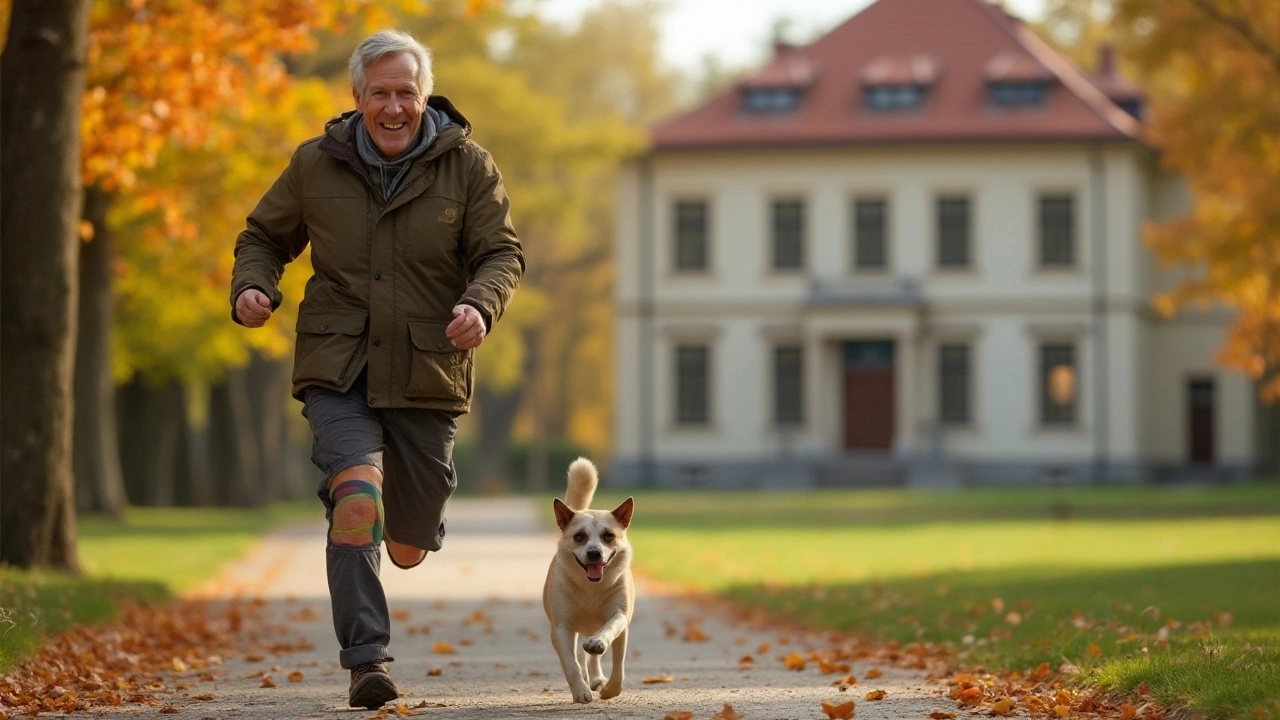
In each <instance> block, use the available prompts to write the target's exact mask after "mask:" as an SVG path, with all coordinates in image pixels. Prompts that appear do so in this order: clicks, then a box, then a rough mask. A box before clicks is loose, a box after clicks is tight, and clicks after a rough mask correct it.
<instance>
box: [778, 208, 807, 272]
mask: <svg viewBox="0 0 1280 720" xmlns="http://www.w3.org/2000/svg"><path fill="white" fill-rule="evenodd" d="M802 267H804V202H802V201H800V200H775V201H774V203H773V268H774V269H775V270H799V269H800V268H802Z"/></svg>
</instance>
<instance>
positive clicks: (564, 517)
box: [551, 498, 574, 530]
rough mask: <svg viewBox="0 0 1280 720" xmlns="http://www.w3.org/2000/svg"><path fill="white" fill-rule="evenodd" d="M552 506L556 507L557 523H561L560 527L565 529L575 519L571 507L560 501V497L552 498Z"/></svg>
mask: <svg viewBox="0 0 1280 720" xmlns="http://www.w3.org/2000/svg"><path fill="white" fill-rule="evenodd" d="M551 507H553V508H555V511H556V525H559V526H560V529H561V530H564V529H565V528H566V527H568V525H569V523H570V521H572V520H573V514H574V513H573V511H572V510H570V509H569V506H568V505H565V504H564V503H562V502H560V498H556V499H554V500H552V501H551Z"/></svg>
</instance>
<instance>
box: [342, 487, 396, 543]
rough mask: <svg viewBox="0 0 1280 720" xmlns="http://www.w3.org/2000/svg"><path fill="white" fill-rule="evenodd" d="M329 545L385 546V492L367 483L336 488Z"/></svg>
mask: <svg viewBox="0 0 1280 720" xmlns="http://www.w3.org/2000/svg"><path fill="white" fill-rule="evenodd" d="M331 497H332V498H333V516H332V517H331V518H330V520H329V543H330V544H332V545H340V546H343V547H366V546H369V545H372V546H374V547H377V546H378V545H381V544H382V519H383V515H382V491H381V490H379V489H378V486H377V485H374V484H373V483H371V482H368V481H367V480H347V481H346V482H343V483H340V484H339V485H338V487H336V488H334V489H333V493H332V494H331Z"/></svg>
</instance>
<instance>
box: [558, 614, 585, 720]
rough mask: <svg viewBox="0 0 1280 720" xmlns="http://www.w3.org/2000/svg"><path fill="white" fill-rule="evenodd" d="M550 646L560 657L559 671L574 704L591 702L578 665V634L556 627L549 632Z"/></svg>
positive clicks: (568, 629)
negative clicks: (562, 672)
mask: <svg viewBox="0 0 1280 720" xmlns="http://www.w3.org/2000/svg"><path fill="white" fill-rule="evenodd" d="M551 645H552V647H554V648H555V649H556V655H558V656H559V657H560V669H561V670H563V671H564V679H565V680H566V681H567V682H568V683H569V692H570V693H571V694H572V695H573V701H574V702H576V703H589V702H591V688H590V687H588V686H587V681H586V680H583V679H582V667H581V666H580V665H578V658H577V657H576V656H577V645H578V634H577V633H575V632H574V631H573V629H572V628H569V627H564V626H556V627H555V628H552V630H551Z"/></svg>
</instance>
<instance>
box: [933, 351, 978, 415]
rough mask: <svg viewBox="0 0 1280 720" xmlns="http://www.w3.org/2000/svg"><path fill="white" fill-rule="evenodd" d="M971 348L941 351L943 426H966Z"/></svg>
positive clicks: (940, 381) (940, 406)
mask: <svg viewBox="0 0 1280 720" xmlns="http://www.w3.org/2000/svg"><path fill="white" fill-rule="evenodd" d="M971 377H972V374H971V372H970V368H969V346H968V345H963V344H959V343H955V344H947V345H940V346H939V347H938V419H939V420H940V421H942V423H943V424H944V425H966V424H968V423H969V422H970V421H971V420H972V417H971V416H970V414H969V397H970V392H971V391H970V378H971Z"/></svg>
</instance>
